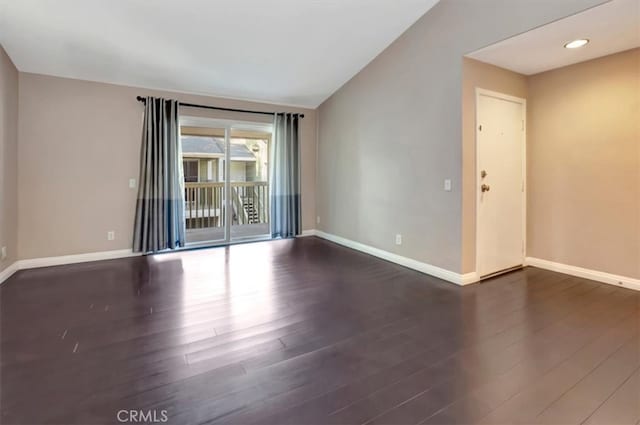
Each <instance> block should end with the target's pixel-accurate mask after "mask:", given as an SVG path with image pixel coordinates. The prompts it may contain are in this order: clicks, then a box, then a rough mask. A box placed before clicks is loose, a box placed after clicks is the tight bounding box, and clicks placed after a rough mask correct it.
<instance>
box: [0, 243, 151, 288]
mask: <svg viewBox="0 0 640 425" xmlns="http://www.w3.org/2000/svg"><path fill="white" fill-rule="evenodd" d="M138 255H141V254H139V253H134V252H133V251H132V250H130V249H120V250H116V251H103V252H90V253H87V254H74V255H62V256H59V257H44V258H30V259H27V260H19V261H16V262H15V263H13V264H12V265H10V266H9V267H8V268H6V269H5V270H3V271H2V272H1V273H0V283H2V282H4V281H5V280H7V279H9V277H11V275H13V274H14V273H15V272H17V271H18V270H26V269H35V268H39V267H51V266H61V265H64V264H75V263H87V262H89V261H100V260H113V259H115V258H126V257H135V256H138Z"/></svg>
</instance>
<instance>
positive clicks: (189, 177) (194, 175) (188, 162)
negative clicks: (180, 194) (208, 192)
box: [182, 159, 198, 183]
mask: <svg viewBox="0 0 640 425" xmlns="http://www.w3.org/2000/svg"><path fill="white" fill-rule="evenodd" d="M182 168H183V169H184V181H185V182H187V183H197V182H198V160H197V159H185V160H183V161H182Z"/></svg>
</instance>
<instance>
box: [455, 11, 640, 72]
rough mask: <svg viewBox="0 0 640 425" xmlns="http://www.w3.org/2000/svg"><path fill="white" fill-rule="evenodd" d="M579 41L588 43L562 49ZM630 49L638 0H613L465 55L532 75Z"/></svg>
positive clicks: (638, 36) (637, 29)
mask: <svg viewBox="0 0 640 425" xmlns="http://www.w3.org/2000/svg"><path fill="white" fill-rule="evenodd" d="M579 38H588V39H589V40H590V43H589V44H587V45H586V46H585V47H582V48H579V49H565V48H564V45H565V44H566V43H567V42H569V41H572V40H575V39H579ZM634 47H640V0H613V1H611V2H608V3H605V4H603V5H600V6H597V7H594V8H591V9H589V10H586V11H584V12H581V13H578V14H576V15H572V16H570V17H568V18H564V19H561V20H559V21H556V22H553V23H550V24H548V25H544V26H542V27H538V28H536V29H533V30H531V31H528V32H526V33H523V34H520V35H517V36H515V37H512V38H509V39H507V40H504V41H501V42H499V43H496V44H493V45H491V46H489V47H485V48H483V49H480V50H477V51H475V52H473V53H471V54H469V55H467V56H468V57H471V58H474V59H477V60H479V61H482V62H486V63H490V64H493V65H497V66H499V67H501V68H506V69H510V70H512V71H515V72H518V73H521V74H524V75H533V74H537V73H539V72H544V71H548V70H550V69H555V68H560V67H563V66H567V65H571V64H574V63H578V62H583V61H586V60H589V59H594V58H598V57H601V56H606V55H610V54H613V53H616V52H621V51H624V50H628V49H632V48H634Z"/></svg>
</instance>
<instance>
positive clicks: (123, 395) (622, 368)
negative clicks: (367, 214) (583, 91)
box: [0, 237, 640, 425]
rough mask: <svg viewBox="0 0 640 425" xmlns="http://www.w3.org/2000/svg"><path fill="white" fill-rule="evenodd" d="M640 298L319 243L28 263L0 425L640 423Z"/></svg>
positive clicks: (13, 299) (10, 331) (14, 298)
mask: <svg viewBox="0 0 640 425" xmlns="http://www.w3.org/2000/svg"><path fill="white" fill-rule="evenodd" d="M639 300H640V295H639V294H638V293H635V292H631V291H629V290H625V289H622V288H616V287H613V286H608V285H603V284H599V283H596V282H591V281H587V280H584V279H580V278H576V277H570V276H566V275H562V274H558V273H554V272H550V271H546V270H541V269H535V268H526V269H523V270H519V271H515V272H512V273H509V274H505V275H502V276H498V277H495V278H493V279H490V280H488V281H486V282H483V283H481V284H478V285H470V286H467V287H458V286H455V285H452V284H449V283H446V282H443V281H441V280H439V279H437V278H434V277H431V276H427V275H424V274H420V273H417V272H415V271H412V270H408V269H406V268H403V267H401V266H399V265H396V264H392V263H388V262H385V261H383V260H380V259H377V258H374V257H371V256H369V255H366V254H363V253H360V252H356V251H353V250H350V249H348V248H345V247H342V246H339V245H335V244H333V243H330V242H327V241H324V240H321V239H317V238H313V237H311V238H303V239H294V240H281V241H273V242H262V243H255V244H244V245H236V246H232V247H228V248H216V249H207V250H197V251H189V252H180V253H171V254H163V255H157V256H150V257H138V258H127V259H118V260H110V261H101V262H95V263H85V264H76V265H69V266H61V267H50V268H43V269H33V270H24V271H21V272H18V273H17V274H15V275H14V276H13V277H12V278H10V279H9V280H8V281H7V282H5V283H4V284H3V285H2V286H0V354H1V355H0V373H1V379H0V412H1V420H0V422H2V423H3V424H4V423H7V424H17V425H20V424H48V423H58V424H60V423H64V424H88V423H91V424H111V423H114V422H117V419H116V414H117V412H118V411H119V410H121V409H135V410H143V411H156V412H159V411H161V410H166V411H167V415H168V417H169V423H175V424H181V425H182V424H191V423H193V424H196V423H197V424H202V423H216V424H267V425H269V424H278V425H281V424H297V425H301V424H332V423H333V424H337V423H340V424H343V423H344V424H347V423H359V424H361V423H364V422H369V423H377V422H384V423H418V422H437V423H471V422H483V423H487V424H488V423H518V422H519V423H527V422H536V421H541V422H544V421H546V422H547V423H552V422H554V421H559V420H560V421H568V422H574V423H577V422H580V421H584V422H585V423H594V424H595V423H607V422H609V423H611V422H620V423H637V422H639V421H640V417H639V415H638V412H637V409H636V406H637V404H634V403H633V402H634V398H633V396H632V395H630V394H632V393H633V392H634V391H637V386H638V379H639V378H638V366H640V364H639V361H638V359H637V358H636V357H635V355H636V354H637V353H636V352H635V351H634V349H633V344H634V342H635V343H637V342H638V340H637V338H638V333H639V332H638V331H639V329H638V327H639V323H640V322H639V320H640V313H639V312H638V306H640V304H639ZM34 406H37V408H34ZM576 412H577V413H576ZM576 421H577V422H576Z"/></svg>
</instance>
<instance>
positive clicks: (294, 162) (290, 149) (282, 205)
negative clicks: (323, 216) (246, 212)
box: [269, 114, 302, 238]
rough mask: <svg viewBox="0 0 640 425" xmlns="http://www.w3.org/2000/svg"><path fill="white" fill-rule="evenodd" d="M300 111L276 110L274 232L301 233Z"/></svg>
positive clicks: (271, 173)
mask: <svg viewBox="0 0 640 425" xmlns="http://www.w3.org/2000/svg"><path fill="white" fill-rule="evenodd" d="M298 120H299V117H298V114H276V115H275V117H274V121H273V145H272V147H271V158H270V161H269V164H270V169H269V178H270V181H271V236H272V237H274V238H291V237H294V236H296V235H299V234H300V231H301V226H302V223H301V221H302V220H301V212H300V144H299V136H298Z"/></svg>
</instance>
